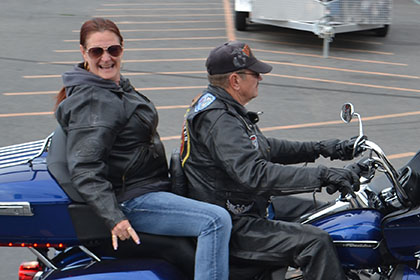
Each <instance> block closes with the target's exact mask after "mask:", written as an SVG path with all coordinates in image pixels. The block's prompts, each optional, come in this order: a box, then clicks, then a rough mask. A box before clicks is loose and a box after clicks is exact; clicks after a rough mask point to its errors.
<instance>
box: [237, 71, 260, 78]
mask: <svg viewBox="0 0 420 280" xmlns="http://www.w3.org/2000/svg"><path fill="white" fill-rule="evenodd" d="M236 74H243V75H252V76H254V77H255V78H257V79H258V78H259V77H261V74H260V73H257V72H251V73H249V72H236Z"/></svg>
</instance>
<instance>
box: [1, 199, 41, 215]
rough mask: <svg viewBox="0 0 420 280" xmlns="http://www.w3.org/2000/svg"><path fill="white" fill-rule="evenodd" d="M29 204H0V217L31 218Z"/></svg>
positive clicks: (31, 213)
mask: <svg viewBox="0 0 420 280" xmlns="http://www.w3.org/2000/svg"><path fill="white" fill-rule="evenodd" d="M33 215H34V213H33V212H32V208H31V204H30V203H29V202H0V216H33Z"/></svg>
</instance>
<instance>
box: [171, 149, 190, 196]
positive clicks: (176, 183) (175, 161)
mask: <svg viewBox="0 0 420 280" xmlns="http://www.w3.org/2000/svg"><path fill="white" fill-rule="evenodd" d="M169 172H170V174H171V180H172V192H173V193H175V194H177V195H181V196H186V195H187V193H188V186H187V177H186V176H185V173H184V170H183V169H182V165H181V157H180V155H179V148H175V149H174V150H173V151H172V154H171V160H170V162H169Z"/></svg>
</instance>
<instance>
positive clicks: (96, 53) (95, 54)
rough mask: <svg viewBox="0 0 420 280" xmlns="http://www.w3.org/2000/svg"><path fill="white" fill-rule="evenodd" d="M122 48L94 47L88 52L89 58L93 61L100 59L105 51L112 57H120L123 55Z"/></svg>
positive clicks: (118, 46)
mask: <svg viewBox="0 0 420 280" xmlns="http://www.w3.org/2000/svg"><path fill="white" fill-rule="evenodd" d="M122 50H123V49H122V47H121V46H120V45H112V46H109V47H108V48H101V47H93V48H90V49H88V50H87V51H86V52H87V53H88V55H89V57H90V58H92V59H97V58H100V57H101V56H102V55H103V54H104V52H105V51H107V52H108V53H109V55H110V56H113V57H118V56H120V55H121V53H122Z"/></svg>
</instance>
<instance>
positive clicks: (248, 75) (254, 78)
mask: <svg viewBox="0 0 420 280" xmlns="http://www.w3.org/2000/svg"><path fill="white" fill-rule="evenodd" d="M236 73H237V74H239V76H240V80H241V81H240V84H239V85H240V92H239V94H240V96H241V101H242V102H241V103H242V104H243V105H244V104H247V103H248V102H249V101H251V100H252V99H254V98H255V97H257V96H258V84H259V82H260V81H261V80H262V76H261V75H260V74H259V73H256V72H253V71H251V70H248V69H244V70H241V71H238V72H236Z"/></svg>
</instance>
